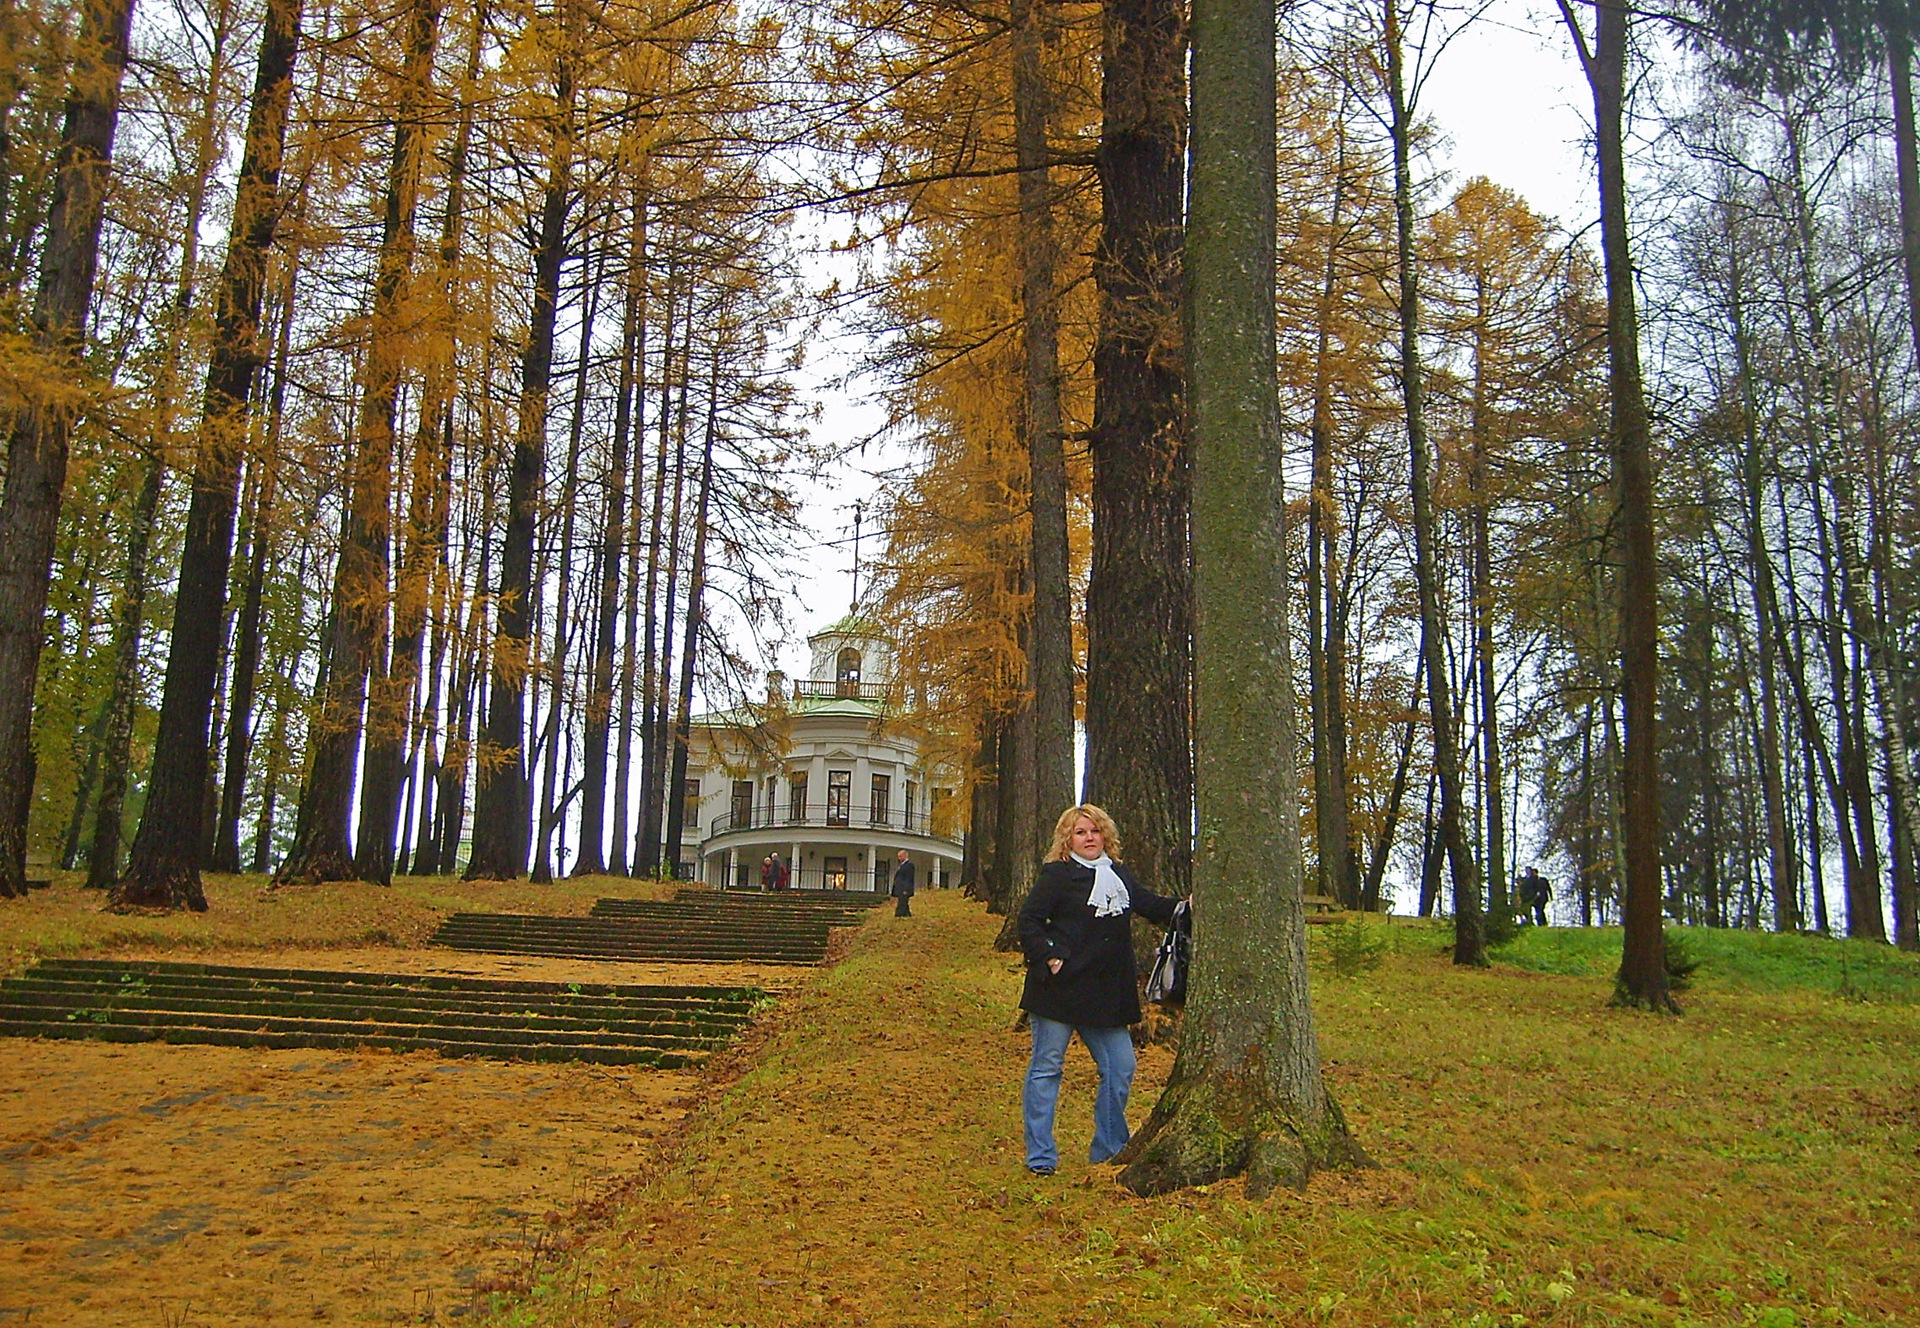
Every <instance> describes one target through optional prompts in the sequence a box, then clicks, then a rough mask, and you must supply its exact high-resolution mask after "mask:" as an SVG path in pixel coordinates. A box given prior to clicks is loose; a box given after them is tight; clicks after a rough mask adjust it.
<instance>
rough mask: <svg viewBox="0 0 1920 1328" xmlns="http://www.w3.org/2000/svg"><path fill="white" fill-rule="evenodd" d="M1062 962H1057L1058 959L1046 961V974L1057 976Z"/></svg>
mask: <svg viewBox="0 0 1920 1328" xmlns="http://www.w3.org/2000/svg"><path fill="white" fill-rule="evenodd" d="M1062 962H1063V961H1061V960H1059V959H1049V960H1047V972H1049V973H1053V974H1056V975H1057V974H1058V973H1059V972H1060V966H1061V963H1062Z"/></svg>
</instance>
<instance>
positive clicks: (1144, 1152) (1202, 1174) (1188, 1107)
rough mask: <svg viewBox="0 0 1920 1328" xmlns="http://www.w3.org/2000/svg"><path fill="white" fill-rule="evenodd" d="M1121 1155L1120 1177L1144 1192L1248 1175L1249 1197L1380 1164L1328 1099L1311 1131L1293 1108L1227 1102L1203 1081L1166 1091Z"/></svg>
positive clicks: (1156, 1192) (1166, 1191) (1167, 1190)
mask: <svg viewBox="0 0 1920 1328" xmlns="http://www.w3.org/2000/svg"><path fill="white" fill-rule="evenodd" d="M1170 1103H1171V1105H1170ZM1119 1160H1120V1161H1121V1162H1122V1163H1123V1164H1124V1165H1123V1167H1122V1170H1121V1172H1120V1176H1119V1180H1120V1183H1121V1184H1122V1185H1124V1186H1126V1187H1127V1188H1128V1189H1129V1190H1132V1191H1133V1192H1134V1193H1135V1194H1138V1195H1141V1196H1143V1197H1145V1196H1152V1195H1159V1194H1170V1193H1172V1192H1173V1191H1175V1190H1182V1189H1190V1188H1192V1187H1194V1186H1197V1185H1210V1184H1212V1183H1214V1182H1215V1181H1219V1180H1226V1179H1228V1178H1229V1177H1233V1176H1245V1177H1246V1181H1247V1197H1248V1198H1251V1199H1264V1198H1266V1197H1267V1196H1268V1195H1269V1194H1271V1193H1273V1191H1274V1190H1275V1189H1278V1188H1280V1187H1281V1186H1286V1187H1287V1188H1289V1189H1296V1190H1297V1189H1300V1188H1302V1187H1303V1186H1305V1185H1306V1183H1307V1180H1308V1178H1309V1177H1311V1176H1312V1175H1313V1173H1314V1172H1316V1171H1331V1170H1357V1169H1362V1168H1370V1167H1372V1166H1374V1165H1375V1163H1374V1161H1373V1159H1372V1158H1370V1157H1368V1156H1367V1154H1366V1152H1365V1151H1364V1150H1363V1149H1361V1147H1360V1145H1359V1144H1358V1143H1356V1142H1355V1141H1354V1139H1353V1136H1352V1135H1351V1134H1350V1133H1348V1131H1347V1123H1346V1119H1345V1117H1343V1116H1342V1115H1341V1114H1340V1108H1339V1106H1338V1105H1337V1104H1335V1103H1334V1102H1333V1101H1332V1100H1331V1099H1329V1100H1328V1102H1327V1112H1326V1116H1325V1119H1324V1120H1323V1121H1322V1122H1321V1124H1320V1127H1319V1128H1318V1129H1310V1128H1305V1127H1303V1126H1302V1124H1301V1123H1300V1122H1299V1121H1298V1120H1297V1119H1296V1118H1295V1116H1294V1114H1293V1113H1292V1112H1289V1111H1287V1110H1284V1109H1282V1108H1279V1107H1276V1106H1273V1105H1263V1106H1253V1105H1250V1104H1242V1103H1237V1102H1229V1101H1225V1100H1223V1099H1222V1097H1221V1095H1219V1094H1216V1093H1214V1092H1212V1091H1210V1090H1208V1089H1207V1088H1205V1087H1197V1088H1190V1089H1188V1090H1187V1091H1185V1092H1183V1093H1178V1094H1175V1093H1172V1092H1169V1093H1168V1094H1166V1095H1164V1096H1162V1098H1161V1100H1160V1104H1159V1105H1158V1106H1157V1107H1155V1108H1154V1113H1153V1116H1152V1118H1151V1119H1149V1120H1148V1122H1147V1124H1146V1125H1145V1127H1143V1128H1142V1129H1141V1131H1140V1133H1139V1134H1137V1135H1135V1136H1134V1139H1133V1142H1132V1143H1130V1144H1128V1145H1127V1147H1126V1149H1125V1151H1124V1152H1122V1153H1121V1154H1120V1158H1119Z"/></svg>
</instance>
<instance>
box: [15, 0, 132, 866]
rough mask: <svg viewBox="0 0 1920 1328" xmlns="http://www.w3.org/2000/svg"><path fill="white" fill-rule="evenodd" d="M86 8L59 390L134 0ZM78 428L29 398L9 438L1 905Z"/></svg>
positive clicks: (90, 1) (19, 832)
mask: <svg viewBox="0 0 1920 1328" xmlns="http://www.w3.org/2000/svg"><path fill="white" fill-rule="evenodd" d="M80 11H81V12H80V33H79V36H78V37H77V38H76V40H75V43H74V48H73V65H72V76H71V82H70V84H69V86H68V91H67V104H66V118H65V121H64V123H63V124H62V126H61V130H60V154H59V158H58V160H57V161H56V162H55V165H54V184H53V200H52V204H51V206H50V207H49V208H48V211H47V238H46V244H45V247H44V249H43V250H42V253H41V256H40V284H39V288H38V290H37V291H36V292H35V294H34V301H33V314H32V332H31V337H32V342H33V348H34V350H35V351H36V352H37V353H38V354H39V355H41V356H43V357H45V359H46V361H47V365H46V370H45V372H46V373H47V374H48V375H49V379H50V381H59V382H61V383H63V384H65V383H83V382H85V381H86V372H85V368H84V365H83V357H84V355H85V353H86V340H87V308H88V306H89V305H90V304H91V303H92V301H93V279H94V273H95V271H96V269H97V268H98V266H99V261H100V223H101V218H102V215H103V212H104V208H105V201H106V192H107V182H108V175H109V173H110V171H111V169H112V156H113V131H114V125H115V123H116V122H117V121H118V119H119V114H120V84H121V80H122V78H123V76H124V75H125V73H126V68H127V32H128V29H129V27H130V26H131V24H132V21H133V0H83V3H82V4H81V6H80ZM73 422H74V410H73V406H72V405H71V404H70V403H69V402H68V401H67V400H66V399H65V393H64V392H63V393H60V394H58V396H57V397H56V398H49V399H42V400H34V401H29V402H28V403H27V404H26V405H24V406H22V407H21V408H20V409H19V410H18V411H16V412H15V413H14V418H13V429H12V437H11V438H10V439H9V441H8V452H7V487H6V495H5V497H4V498H0V899H5V898H14V897H23V896H24V895H25V894H26V888H27V886H26V876H27V814H28V812H29V811H30V810H31V808H32V805H33V697H34V681H35V679H36V678H37V677H38V675H39V670H40V651H41V647H42V645H43V643H44V641H45V630H46V629H45V617H46V608H47V586H48V583H49V582H50V581H51V579H52V575H53V549H54V536H55V532H56V528H57V526H58V523H59V519H60V497H61V494H62V492H63V491H64V490H65V488H66V483H67V450H68V443H69V439H70V437H71V435H72V431H73Z"/></svg>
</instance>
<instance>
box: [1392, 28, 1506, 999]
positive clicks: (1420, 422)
mask: <svg viewBox="0 0 1920 1328" xmlns="http://www.w3.org/2000/svg"><path fill="white" fill-rule="evenodd" d="M1385 14H1386V23H1385V37H1386V54H1387V83H1388V89H1387V90H1388V95H1389V98H1390V101H1391V103H1392V112H1393V123H1392V133H1393V211H1394V221H1395V240H1396V255H1397V257H1396V264H1395V268H1396V274H1397V276H1398V277H1399V281H1400V300H1399V306H1400V307H1399V313H1400V363H1399V365H1398V371H1399V378H1400V397H1401V400H1402V401H1403V402H1404V403H1405V408H1406V415H1407V444H1408V450H1409V453H1410V457H1411V463H1412V464H1411V470H1412V485H1411V487H1412V495H1413V566H1414V580H1415V582H1416V583H1417V585H1418V588H1419V595H1420V624H1421V627H1420V640H1421V643H1422V645H1423V646H1424V648H1425V650H1426V652H1427V697H1428V701H1429V710H1430V713H1431V714H1432V716H1433V761H1434V770H1435V773H1436V776H1437V778H1438V780H1439V783H1440V840H1441V843H1442V844H1444V845H1445V846H1446V851H1447V862H1448V864H1449V866H1450V867H1451V868H1452V872H1453V962H1454V963H1456V964H1473V965H1484V964H1485V963H1486V962H1487V938H1486V919H1485V916H1484V915H1483V914H1482V912H1481V903H1480V872H1479V868H1478V866H1477V865H1476V864H1475V862H1474V860H1473V850H1472V847H1471V846H1470V845H1469V844H1468V843H1467V832H1466V810H1465V805H1464V804H1465V799H1464V797H1463V795H1462V789H1461V766H1460V747H1459V730H1458V725H1457V718H1456V714H1455V710H1454V703H1453V683H1452V675H1451V673H1450V672H1449V670H1448V667H1447V658H1446V641H1447V634H1446V629H1445V626H1444V620H1443V619H1442V617H1441V612H1440V587H1439V576H1438V572H1437V570H1436V566H1435V563H1436V558H1437V553H1436V550H1435V549H1434V540H1435V527H1434V518H1433V494H1432V487H1431V478H1430V477H1431V475H1432V471H1433V457H1432V452H1431V449H1430V447H1429V446H1428V442H1427V418H1426V369H1425V367H1424V365H1423V364H1422V362H1421V354H1420V269H1419V263H1418V260H1417V259H1416V258H1415V256H1414V219H1413V164H1412V155H1413V143H1412V138H1413V107H1412V106H1411V105H1409V104H1408V102H1407V96H1406V90H1405V86H1404V81H1405V80H1404V74H1403V70H1402V56H1403V51H1402V43H1401V37H1400V0H1386V5H1385Z"/></svg>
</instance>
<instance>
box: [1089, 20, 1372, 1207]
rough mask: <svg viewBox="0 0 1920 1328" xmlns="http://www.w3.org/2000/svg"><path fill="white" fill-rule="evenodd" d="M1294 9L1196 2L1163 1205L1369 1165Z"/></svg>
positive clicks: (1157, 1175) (1145, 1176)
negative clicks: (1285, 435) (1288, 269)
mask: <svg viewBox="0 0 1920 1328" xmlns="http://www.w3.org/2000/svg"><path fill="white" fill-rule="evenodd" d="M1274 36H1275V33H1274V11H1273V7H1272V5H1270V4H1267V3H1264V2H1263V0H1196V3H1195V4H1194V7H1193V171H1192V208H1191V213H1190V224H1189V229H1188V232H1187V234H1188V246H1187V265H1188V266H1187V278H1188V281H1189V282H1190V283H1191V286H1190V292H1189V305H1188V310H1189V323H1188V326H1189V329H1190V337H1189V341H1188V345H1189V346H1190V348H1191V355H1190V359H1189V374H1190V378H1189V383H1190V390H1191V396H1190V403H1191V409H1192V415H1191V419H1192V425H1193V449H1194V451H1193V458H1194V489H1193V548H1194V629H1195V637H1194V644H1195V650H1194V661H1195V673H1194V684H1195V687H1194V696H1195V712H1194V713H1195V723H1194V736H1195V746H1196V754H1197V768H1198V769H1199V770H1201V771H1204V772H1205V778H1203V779H1201V780H1199V781H1198V787H1197V794H1198V804H1197V813H1198V836H1197V840H1196V843H1197V853H1196V857H1195V861H1194V965H1193V972H1192V977H1191V980H1190V983H1189V988H1188V1003H1187V1009H1186V1015H1185V1021H1184V1027H1183V1030H1182V1034H1181V1043H1180V1052H1179V1056H1178V1058H1177V1059H1176V1061H1175V1063H1174V1068H1173V1073H1172V1076H1171V1078H1170V1079H1169V1081H1168V1084H1167V1087H1166V1089H1165V1091H1164V1092H1163V1093H1162V1095H1161V1097H1160V1100H1159V1102H1158V1103H1157V1104H1156V1105H1155V1107H1154V1110H1153V1115H1152V1117H1151V1118H1150V1119H1149V1120H1148V1122H1147V1124H1146V1126H1145V1128H1144V1129H1143V1130H1142V1131H1141V1133H1140V1135H1139V1136H1138V1137H1137V1138H1136V1139H1135V1140H1134V1142H1133V1143H1132V1144H1131V1145H1130V1146H1129V1148H1128V1150H1127V1152H1126V1153H1124V1154H1123V1155H1122V1157H1123V1160H1124V1161H1125V1163H1126V1165H1125V1169H1124V1170H1123V1171H1122V1172H1121V1177H1120V1179H1121V1183H1122V1184H1124V1185H1126V1186H1128V1188H1130V1189H1132V1190H1134V1191H1135V1192H1136V1193H1141V1194H1151V1193H1160V1192H1164V1191H1167V1190H1170V1189H1173V1188H1176V1187H1181V1186H1186V1185H1194V1184H1202V1183H1205V1182H1208V1181H1211V1180H1214V1179H1217V1178H1219V1177H1222V1176H1227V1175H1233V1174H1239V1173H1244V1174H1245V1175H1246V1177H1247V1188H1248V1192H1249V1194H1251V1195H1253V1196H1254V1197H1259V1196H1262V1195H1264V1194H1266V1193H1268V1192H1269V1191H1271V1190H1272V1189H1273V1187H1274V1186H1276V1185H1282V1184H1287V1185H1300V1184H1303V1183H1304V1182H1305V1181H1306V1179H1307V1177H1308V1176H1309V1175H1311V1174H1312V1173H1313V1172H1314V1171H1315V1170H1317V1169H1320V1168H1323V1167H1328V1166H1345V1165H1354V1164H1359V1163H1362V1162H1364V1160H1365V1159H1364V1155H1363V1154H1362V1153H1361V1152H1360V1150H1359V1148H1358V1146H1357V1145H1356V1144H1355V1143H1354V1142H1353V1139H1352V1137H1351V1136H1350V1135H1349V1134H1348V1132H1347V1128H1346V1123H1345V1121H1344V1119H1343V1118H1342V1116H1341V1113H1340V1109H1339V1107H1338V1105H1337V1104H1336V1103H1335V1102H1334V1100H1333V1097H1332V1095H1331V1094H1330V1093H1328V1091H1327V1088H1326V1084H1325V1081H1324V1079H1323V1078H1322V1074H1321V1067H1320V1051H1319V1043H1318V1039H1317V1037H1316V1035H1315V1031H1314V1021H1313V1009H1312V1006H1311V1004H1310V1003H1309V1001H1308V992H1307V955H1306V919H1305V915H1304V909H1303V904H1302V899H1301V875H1302V859H1301V845H1300V827H1299V822H1298V810H1297V807H1298V802H1297V792H1298V787H1299V784H1298V775H1297V772H1296V770H1295V765H1294V759H1295V757H1294V752H1295V748H1294V695H1293V679H1292V666H1291V660H1290V658H1289V656H1290V648H1291V646H1290V635H1289V633H1288V632H1287V631H1286V627H1285V624H1286V621H1287V603H1286V585H1287V578H1286V567H1285V559H1284V556H1283V551H1284V549H1285V548H1286V540H1285V538H1284V536H1285V530H1284V521H1285V502H1284V494H1283V492H1282V491H1281V483H1280V419H1279V398H1278V391H1277V382H1276V364H1275V358H1274V304H1273V271H1274V210H1275V188H1276V178H1275V177H1276V167H1275V67H1274Z"/></svg>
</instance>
